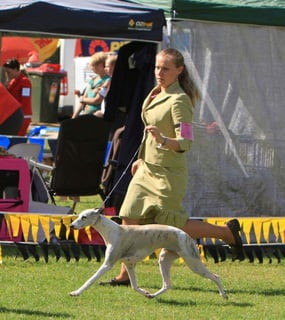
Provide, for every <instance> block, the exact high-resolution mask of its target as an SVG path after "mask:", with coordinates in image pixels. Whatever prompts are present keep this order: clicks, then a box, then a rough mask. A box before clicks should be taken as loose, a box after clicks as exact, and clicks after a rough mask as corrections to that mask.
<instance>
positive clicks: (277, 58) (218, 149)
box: [138, 0, 285, 216]
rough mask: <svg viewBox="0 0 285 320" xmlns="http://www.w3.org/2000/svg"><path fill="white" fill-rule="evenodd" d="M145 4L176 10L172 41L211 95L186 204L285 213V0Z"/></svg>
mask: <svg viewBox="0 0 285 320" xmlns="http://www.w3.org/2000/svg"><path fill="white" fill-rule="evenodd" d="M138 2H140V3H144V4H152V5H153V6H156V7H160V8H163V9H164V10H165V13H166V14H168V30H169V46H172V47H175V48H177V49H179V50H180V51H182V52H183V53H184V56H185V58H186V63H187V65H188V67H189V68H190V70H191V72H192V74H193V75H194V77H195V79H196V81H197V83H198V84H199V86H200V88H201V91H202V93H203V100H202V102H201V103H200V104H199V105H197V107H196V109H195V123H194V125H195V126H194V136H195V142H194V144H193V148H192V150H191V152H190V154H189V170H190V179H189V193H188V195H187V197H186V199H185V206H186V207H187V208H188V209H189V211H190V212H191V214H192V215H194V216H230V215H232V216H235V215H236V216H261V215H266V216H268V215H270V216H282V215H284V213H285V202H284V198H285V184H284V181H285V170H284V167H285V152H284V150H285V138H284V137H285V126H284V123H285V116H284V109H285V90H284V84H283V83H284V78H285V68H284V65H285V45H284V43H285V28H284V27H285V20H284V13H285V4H284V1H278V0H277V1H244V0H243V1H236V0H235V1H231V0H227V1H226V0H208V1H199V0H176V1H151V2H150V1H148V0H142V1H138Z"/></svg>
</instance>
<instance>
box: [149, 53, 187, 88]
mask: <svg viewBox="0 0 285 320" xmlns="http://www.w3.org/2000/svg"><path fill="white" fill-rule="evenodd" d="M182 71H183V66H180V67H176V65H175V63H174V58H173V57H171V56H170V55H166V54H158V55H157V56H156V61H155V78H156V82H157V84H158V86H160V87H161V88H164V89H165V88H167V87H169V86H170V85H171V84H172V83H173V82H175V81H176V80H177V79H178V76H179V74H180V73H181V72H182Z"/></svg>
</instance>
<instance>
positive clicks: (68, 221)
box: [62, 216, 72, 239]
mask: <svg viewBox="0 0 285 320" xmlns="http://www.w3.org/2000/svg"><path fill="white" fill-rule="evenodd" d="M71 222H72V218H71V217H70V216H66V217H62V223H63V224H64V225H65V227H66V239H68V236H69V233H70V224H71Z"/></svg>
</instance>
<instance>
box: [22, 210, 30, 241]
mask: <svg viewBox="0 0 285 320" xmlns="http://www.w3.org/2000/svg"><path fill="white" fill-rule="evenodd" d="M20 217H21V226H22V232H23V237H24V240H25V241H29V231H30V226H31V223H30V217H29V215H27V214H21V216H20Z"/></svg>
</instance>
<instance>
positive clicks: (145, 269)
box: [0, 198, 285, 320]
mask: <svg viewBox="0 0 285 320" xmlns="http://www.w3.org/2000/svg"><path fill="white" fill-rule="evenodd" d="M67 202H68V201H67ZM96 202H97V203H96ZM98 205H100V200H98V199H93V198H83V199H82V201H81V203H79V204H78V205H77V207H76V208H77V211H78V212H79V211H80V210H82V209H84V208H85V207H94V206H98ZM39 252H40V249H39ZM16 253H17V252H16V248H15V247H3V264H2V265H0V275H1V293H0V295H1V298H0V319H1V320H6V319H7V320H10V319H13V320H15V319H16V320H18V319H29V320H30V319H32V320H41V319H63V320H67V319H73V320H77V319H78V320H80V319H104V320H109V319H111V320H123V319H124V320H127V319H130V320H137V319H138V320H140V319H149V320H152V319H158V320H160V319H163V320H164V319H175V320H180V319H182V320H184V319H187V320H188V319H191V320H196V319H197V320H204V319H205V320H220V319H223V320H227V319H229V320H232V319H233V320H234V319H239V320H240V319H246V320H250V319H254V320H255V319H259V320H263V319H264V320H268V319H270V320H274V319H278V320H279V319H283V318H284V297H285V280H284V271H285V259H284V258H283V259H282V260H281V263H280V264H278V263H277V261H276V259H275V258H273V262H272V264H269V263H268V259H267V258H265V259H264V263H263V264H259V263H258V262H257V260H255V262H254V263H249V262H248V260H245V261H243V262H232V261H231V260H227V261H225V262H222V263H219V264H215V263H214V261H213V259H211V258H210V259H209V260H207V261H206V262H205V263H206V265H207V267H208V268H209V269H210V270H211V271H212V272H215V273H217V274H219V275H220V277H221V279H222V281H223V284H224V287H225V288H226V290H227V292H228V295H229V299H228V300H224V299H223V298H221V297H220V296H219V294H218V290H217V288H216V286H215V284H214V283H212V282H211V281H208V280H206V279H203V278H201V277H199V276H198V275H195V274H193V273H191V272H189V270H188V268H186V266H185V265H184V264H180V263H178V261H176V262H175V263H174V265H173V268H172V275H171V279H172V286H173V287H172V289H171V290H169V291H168V292H166V293H165V294H163V295H161V296H160V297H158V298H156V299H152V300H149V299H146V298H145V297H143V296H142V295H139V294H138V293H136V292H135V291H133V290H131V289H130V288H129V287H128V288H126V287H116V288H112V287H104V286H99V285H98V282H95V283H94V284H93V285H92V286H91V287H90V288H89V289H88V290H86V291H85V292H84V293H83V294H82V295H81V296H79V297H70V296H69V294H68V293H69V292H70V291H72V290H74V289H77V288H78V287H79V286H81V285H82V284H83V283H84V282H85V281H86V280H87V279H88V278H89V277H90V276H91V275H92V274H93V273H94V272H95V271H96V270H97V269H98V268H99V266H100V263H97V262H95V260H94V259H93V260H92V261H90V262H88V261H87V259H86V258H85V257H83V256H81V259H80V260H79V262H75V260H74V259H72V260H71V261H70V262H67V261H66V260H65V259H64V258H63V257H62V258H61V259H60V260H59V261H58V262H56V260H55V258H54V256H53V254H52V252H50V259H49V262H48V263H47V264H46V263H45V262H44V260H43V258H42V256H41V258H40V261H39V262H35V261H34V259H33V258H30V259H28V260H26V261H23V259H22V258H21V257H17V258H15V257H16ZM119 267H120V265H119V263H118V264H117V265H116V266H115V267H114V268H113V269H112V270H111V271H109V272H108V273H107V274H106V275H104V276H103V277H102V280H108V279H110V278H112V277H114V276H115V275H116V274H117V272H118V270H119ZM137 277H138V282H139V285H140V286H141V287H143V288H145V289H148V290H149V291H150V292H154V291H156V290H157V289H158V288H159V287H160V286H161V277H160V274H159V269H158V266H157V261H156V259H151V260H149V261H145V262H141V263H139V264H138V266H137Z"/></svg>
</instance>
